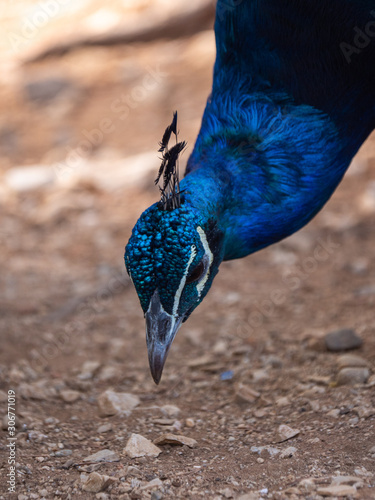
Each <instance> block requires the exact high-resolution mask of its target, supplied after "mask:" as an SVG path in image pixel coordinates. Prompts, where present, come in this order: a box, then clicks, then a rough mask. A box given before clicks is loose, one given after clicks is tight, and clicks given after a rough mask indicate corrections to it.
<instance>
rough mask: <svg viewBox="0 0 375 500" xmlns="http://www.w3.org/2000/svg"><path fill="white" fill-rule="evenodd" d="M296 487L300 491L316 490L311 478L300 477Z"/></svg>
mask: <svg viewBox="0 0 375 500" xmlns="http://www.w3.org/2000/svg"><path fill="white" fill-rule="evenodd" d="M298 488H299V489H300V490H302V491H306V492H312V491H315V490H316V484H315V482H314V479H313V478H306V479H302V480H301V481H300V482H299V483H298Z"/></svg>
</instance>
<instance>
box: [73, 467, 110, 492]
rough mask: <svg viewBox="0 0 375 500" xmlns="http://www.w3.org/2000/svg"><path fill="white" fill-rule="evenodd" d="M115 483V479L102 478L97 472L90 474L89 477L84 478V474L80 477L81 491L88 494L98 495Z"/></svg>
mask: <svg viewBox="0 0 375 500" xmlns="http://www.w3.org/2000/svg"><path fill="white" fill-rule="evenodd" d="M116 481H117V479H116V478H114V477H110V476H102V475H101V474H98V473H97V472H91V474H90V475H89V476H86V474H82V475H81V482H82V483H83V486H82V489H83V490H84V491H88V492H90V493H99V491H103V490H105V489H106V488H108V486H109V485H110V484H112V483H114V482H116Z"/></svg>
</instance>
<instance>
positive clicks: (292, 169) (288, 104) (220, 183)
mask: <svg viewBox="0 0 375 500" xmlns="http://www.w3.org/2000/svg"><path fill="white" fill-rule="evenodd" d="M358 147H359V145H358V146H356V145H353V144H348V143H347V142H346V141H345V140H344V139H343V137H341V136H340V131H339V130H338V129H337V127H336V126H335V124H334V123H333V122H332V121H331V120H330V119H329V117H328V116H327V115H325V114H323V113H321V112H319V111H317V110H316V109H314V108H312V107H310V106H304V105H295V104H294V103H293V102H292V101H291V100H290V99H288V97H287V96H285V95H282V94H280V95H277V96H266V95H264V94H260V93H258V94H257V93H256V92H255V93H253V94H251V95H248V94H245V95H244V94H243V93H239V95H238V97H237V98H236V95H235V93H234V92H233V90H231V91H230V92H228V93H226V94H225V93H221V94H219V95H216V96H215V95H213V96H211V98H210V99H209V101H208V104H207V108H206V111H205V114H204V117H203V122H202V127H201V131H200V134H199V136H198V139H197V142H196V145H195V148H194V151H193V153H192V155H191V157H190V159H189V162H188V166H187V171H186V177H185V179H184V180H183V181H182V183H181V188H182V189H183V190H184V191H185V193H186V194H185V196H186V202H187V203H189V204H191V205H192V206H194V207H195V208H196V209H197V210H198V211H200V213H202V215H203V217H204V218H210V217H211V218H215V220H216V221H217V223H218V225H219V226H220V227H221V228H222V230H223V231H224V233H225V255H224V259H226V260H227V259H234V258H240V257H244V256H246V255H248V254H250V253H252V252H255V251H257V250H259V249H261V248H264V247H266V246H268V245H270V244H272V243H275V242H276V241H279V240H281V239H283V238H285V237H286V236H289V235H290V234H292V233H294V232H295V231H297V230H298V229H300V228H301V227H302V226H303V225H305V224H306V223H307V222H308V221H309V220H310V219H311V218H312V217H313V216H314V215H315V214H316V213H317V212H318V211H319V210H320V209H321V208H322V206H323V205H324V204H325V203H326V202H327V200H328V199H329V198H330V196H331V194H332V193H333V191H334V190H335V188H336V187H337V185H338V183H339V182H340V180H341V179H342V177H343V175H344V173H345V171H346V169H347V167H348V166H349V164H350V161H351V159H352V157H353V155H354V154H355V152H356V150H357V149H358Z"/></svg>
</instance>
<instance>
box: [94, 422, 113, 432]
mask: <svg viewBox="0 0 375 500" xmlns="http://www.w3.org/2000/svg"><path fill="white" fill-rule="evenodd" d="M112 429H113V427H112V424H103V425H100V426H99V427H98V430H97V432H99V434H104V433H105V432H109V431H111V430H112Z"/></svg>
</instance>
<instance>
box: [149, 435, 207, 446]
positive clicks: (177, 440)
mask: <svg viewBox="0 0 375 500" xmlns="http://www.w3.org/2000/svg"><path fill="white" fill-rule="evenodd" d="M154 443H155V444H160V445H163V444H174V445H178V446H184V445H186V446H188V447H189V448H194V447H195V446H196V445H197V444H198V442H197V441H196V440H195V439H193V438H189V437H186V436H180V435H177V434H169V433H168V434H162V435H161V436H159V437H158V438H156V439H155V440H154Z"/></svg>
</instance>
